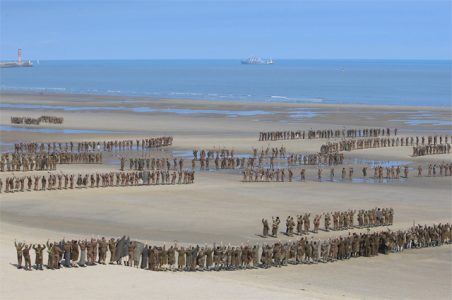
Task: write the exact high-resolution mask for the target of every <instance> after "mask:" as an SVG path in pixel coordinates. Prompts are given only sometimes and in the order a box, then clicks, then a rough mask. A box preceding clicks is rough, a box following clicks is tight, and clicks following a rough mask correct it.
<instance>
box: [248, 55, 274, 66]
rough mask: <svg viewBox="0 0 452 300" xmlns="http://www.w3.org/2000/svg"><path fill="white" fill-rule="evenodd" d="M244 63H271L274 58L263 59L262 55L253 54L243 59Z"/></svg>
mask: <svg viewBox="0 0 452 300" xmlns="http://www.w3.org/2000/svg"><path fill="white" fill-rule="evenodd" d="M242 64H244V65H271V64H273V60H272V59H271V58H265V59H262V58H260V57H256V56H252V57H249V58H247V59H244V60H242Z"/></svg>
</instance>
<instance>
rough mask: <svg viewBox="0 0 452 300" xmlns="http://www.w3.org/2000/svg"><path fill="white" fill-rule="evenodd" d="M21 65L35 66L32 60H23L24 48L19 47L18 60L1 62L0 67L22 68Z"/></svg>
mask: <svg viewBox="0 0 452 300" xmlns="http://www.w3.org/2000/svg"><path fill="white" fill-rule="evenodd" d="M21 67H33V63H32V62H31V60H28V61H23V60H22V49H17V61H6V62H0V68H21Z"/></svg>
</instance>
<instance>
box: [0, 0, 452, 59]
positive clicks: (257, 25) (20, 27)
mask: <svg viewBox="0 0 452 300" xmlns="http://www.w3.org/2000/svg"><path fill="white" fill-rule="evenodd" d="M451 1H452V0H445V1H443V0H422V1H415V0H414V1H412V0H388V1H385V0H354V1H353V0H308V1H304V0H299V1H284V0H268V1H234V0H228V1H226V0H223V1H219V0H217V1H216V0H211V1H189V0H186V1H182V0H180V1H172V0H166V1H75V0H73V1H69V0H59V1H40V0H34V1H21V0H13V1H11V0H0V2H1V6H0V10H1V12H0V19H1V21H0V22H1V31H0V34H1V35H0V59H13V58H15V57H16V51H17V48H19V47H22V48H23V52H24V57H25V58H29V59H97V58H105V59H112V58H132V59H141V58H244V57H248V56H251V55H257V56H262V57H272V58H421V59H424V58H427V59H429V58H432V59H444V58H446V59H451V58H452V53H451V52H452V46H451V43H452V42H451V40H452V38H451V35H452V29H451V28H452V24H451V9H452V7H451V5H452V4H451Z"/></svg>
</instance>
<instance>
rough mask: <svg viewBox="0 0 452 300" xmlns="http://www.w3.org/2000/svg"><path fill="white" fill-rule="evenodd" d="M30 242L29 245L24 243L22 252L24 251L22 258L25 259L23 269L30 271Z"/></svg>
mask: <svg viewBox="0 0 452 300" xmlns="http://www.w3.org/2000/svg"><path fill="white" fill-rule="evenodd" d="M31 246H32V245H31V244H30V245H28V246H27V245H24V249H23V253H24V259H25V270H27V271H31V257H30V250H31Z"/></svg>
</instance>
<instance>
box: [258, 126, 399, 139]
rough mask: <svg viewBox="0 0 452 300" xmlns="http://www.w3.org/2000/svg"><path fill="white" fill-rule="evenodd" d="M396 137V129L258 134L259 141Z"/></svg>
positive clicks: (266, 132) (296, 131)
mask: <svg viewBox="0 0 452 300" xmlns="http://www.w3.org/2000/svg"><path fill="white" fill-rule="evenodd" d="M391 133H393V134H394V135H397V128H395V129H393V130H391V129H390V128H386V129H384V128H370V129H369V128H364V129H320V130H312V129H311V130H308V131H305V130H295V131H293V130H292V131H265V132H259V141H277V140H296V139H303V140H304V139H331V138H357V137H379V136H391Z"/></svg>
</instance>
